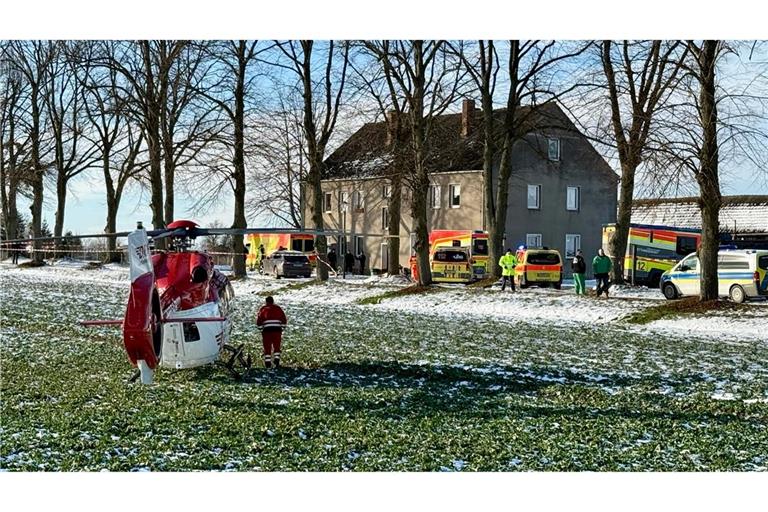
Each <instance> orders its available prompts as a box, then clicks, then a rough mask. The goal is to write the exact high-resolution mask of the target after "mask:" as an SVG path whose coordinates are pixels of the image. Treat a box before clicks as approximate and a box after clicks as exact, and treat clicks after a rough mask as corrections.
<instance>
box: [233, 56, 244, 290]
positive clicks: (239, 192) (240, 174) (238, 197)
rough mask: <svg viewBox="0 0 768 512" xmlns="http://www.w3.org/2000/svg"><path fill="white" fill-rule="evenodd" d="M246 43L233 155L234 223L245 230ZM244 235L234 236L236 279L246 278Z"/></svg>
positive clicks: (240, 68)
mask: <svg viewBox="0 0 768 512" xmlns="http://www.w3.org/2000/svg"><path fill="white" fill-rule="evenodd" d="M245 49H246V42H245V41H240V42H239V45H238V48H237V57H238V75H237V85H236V86H235V112H234V113H235V119H234V125H235V126H234V136H235V140H234V142H235V148H234V149H235V153H234V155H233V162H232V163H233V165H234V171H235V175H234V178H235V190H234V192H235V218H234V221H233V222H232V227H233V228H236V229H237V228H245V227H246V220H245V133H244V132H245V121H244V117H245V71H246V60H245V57H246V56H245ZM243 247H244V245H243V235H234V236H233V237H232V252H233V253H234V256H233V257H232V268H233V271H234V275H235V277H245V253H244V251H243Z"/></svg>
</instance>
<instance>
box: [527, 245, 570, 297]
mask: <svg viewBox="0 0 768 512" xmlns="http://www.w3.org/2000/svg"><path fill="white" fill-rule="evenodd" d="M515 280H516V281H517V283H518V284H519V285H520V288H527V287H528V286H534V285H535V286H552V287H554V288H556V289H558V290H559V289H560V287H561V286H562V284H563V260H562V258H561V257H560V253H559V252H558V251H556V250H554V249H531V248H528V249H526V250H525V251H524V252H522V254H521V255H520V256H519V257H518V260H517V266H516V267H515Z"/></svg>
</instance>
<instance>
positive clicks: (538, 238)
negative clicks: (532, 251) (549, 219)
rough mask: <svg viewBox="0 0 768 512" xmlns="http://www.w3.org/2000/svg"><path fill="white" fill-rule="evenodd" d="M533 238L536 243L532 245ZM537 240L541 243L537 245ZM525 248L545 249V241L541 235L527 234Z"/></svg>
mask: <svg viewBox="0 0 768 512" xmlns="http://www.w3.org/2000/svg"><path fill="white" fill-rule="evenodd" d="M531 237H535V238H534V243H531ZM535 240H538V241H539V243H535ZM525 246H526V247H543V246H544V240H543V239H542V236H541V233H526V234H525Z"/></svg>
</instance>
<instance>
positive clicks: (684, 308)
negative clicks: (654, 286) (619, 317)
mask: <svg viewBox="0 0 768 512" xmlns="http://www.w3.org/2000/svg"><path fill="white" fill-rule="evenodd" d="M738 308H739V306H738V304H734V303H733V302H726V301H722V300H708V301H705V302H701V301H699V299H698V298H696V297H688V298H685V299H681V300H675V301H671V302H664V303H663V304H659V305H658V306H652V307H650V308H646V309H644V310H642V311H638V312H636V313H632V314H631V315H629V316H627V317H625V319H626V321H627V322H629V323H631V324H648V323H651V322H654V321H656V320H661V319H662V318H670V317H676V316H680V315H703V314H705V313H708V312H710V311H733V310H735V309H738Z"/></svg>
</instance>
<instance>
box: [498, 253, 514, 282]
mask: <svg viewBox="0 0 768 512" xmlns="http://www.w3.org/2000/svg"><path fill="white" fill-rule="evenodd" d="M499 266H500V267H501V291H504V288H506V286H507V280H509V286H510V288H512V291H515V267H516V266H517V258H516V257H515V255H514V254H512V249H507V254H505V255H503V256H502V257H501V258H499Z"/></svg>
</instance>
